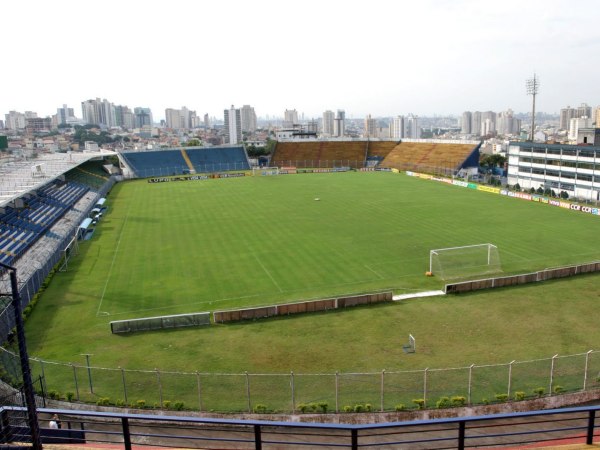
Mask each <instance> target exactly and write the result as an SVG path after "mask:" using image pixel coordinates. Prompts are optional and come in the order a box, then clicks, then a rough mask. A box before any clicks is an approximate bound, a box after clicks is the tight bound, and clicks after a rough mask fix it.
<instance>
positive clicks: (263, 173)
mask: <svg viewBox="0 0 600 450" xmlns="http://www.w3.org/2000/svg"><path fill="white" fill-rule="evenodd" d="M273 175H279V167H253V168H252V176H253V177H270V176H273Z"/></svg>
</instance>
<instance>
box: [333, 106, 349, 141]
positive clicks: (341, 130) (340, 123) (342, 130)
mask: <svg viewBox="0 0 600 450" xmlns="http://www.w3.org/2000/svg"><path fill="white" fill-rule="evenodd" d="M345 134H346V112H345V111H344V110H343V109H338V110H337V114H336V116H335V119H334V121H333V135H334V136H336V137H343V136H344V135H345Z"/></svg>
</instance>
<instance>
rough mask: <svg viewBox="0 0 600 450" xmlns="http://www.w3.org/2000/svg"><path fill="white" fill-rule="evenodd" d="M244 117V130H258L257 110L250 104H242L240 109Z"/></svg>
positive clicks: (252, 131) (250, 131) (249, 131)
mask: <svg viewBox="0 0 600 450" xmlns="http://www.w3.org/2000/svg"><path fill="white" fill-rule="evenodd" d="M240 113H241V117H242V131H246V132H248V133H254V132H255V131H256V112H254V108H253V107H252V106H250V105H244V106H242V109H241V111H240Z"/></svg>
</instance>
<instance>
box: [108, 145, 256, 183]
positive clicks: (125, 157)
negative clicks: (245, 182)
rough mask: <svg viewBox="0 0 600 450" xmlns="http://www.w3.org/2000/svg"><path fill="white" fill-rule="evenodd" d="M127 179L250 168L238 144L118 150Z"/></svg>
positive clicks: (244, 152)
mask: <svg viewBox="0 0 600 450" xmlns="http://www.w3.org/2000/svg"><path fill="white" fill-rule="evenodd" d="M119 156H120V158H121V163H122V166H124V168H125V170H126V171H127V172H128V173H127V174H126V176H127V177H128V178H135V177H138V178H145V177H156V176H169V175H181V174H189V173H194V172H195V173H207V172H224V171H232V170H250V163H249V162H248V156H247V155H246V151H245V150H244V147H242V146H234V147H187V148H185V149H183V148H182V149H179V148H174V149H162V150H156V151H144V152H123V153H120V155H119Z"/></svg>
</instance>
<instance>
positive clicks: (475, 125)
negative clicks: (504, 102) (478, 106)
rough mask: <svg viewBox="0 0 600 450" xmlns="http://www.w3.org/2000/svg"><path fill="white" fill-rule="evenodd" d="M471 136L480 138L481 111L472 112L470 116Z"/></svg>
mask: <svg viewBox="0 0 600 450" xmlns="http://www.w3.org/2000/svg"><path fill="white" fill-rule="evenodd" d="M471 134H472V135H474V136H481V111H474V112H473V114H471Z"/></svg>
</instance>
